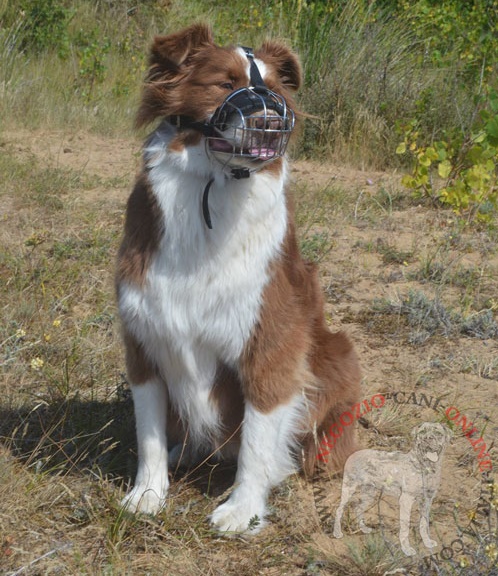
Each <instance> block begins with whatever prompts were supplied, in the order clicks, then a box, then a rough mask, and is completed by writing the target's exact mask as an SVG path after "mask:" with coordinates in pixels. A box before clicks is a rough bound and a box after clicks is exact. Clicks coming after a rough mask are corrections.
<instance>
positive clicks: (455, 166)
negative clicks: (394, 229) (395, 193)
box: [396, 91, 498, 223]
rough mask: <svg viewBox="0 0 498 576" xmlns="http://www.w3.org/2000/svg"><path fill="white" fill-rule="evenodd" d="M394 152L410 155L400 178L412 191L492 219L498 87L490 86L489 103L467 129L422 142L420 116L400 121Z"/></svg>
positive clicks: (497, 167)
mask: <svg viewBox="0 0 498 576" xmlns="http://www.w3.org/2000/svg"><path fill="white" fill-rule="evenodd" d="M401 132H402V134H403V142H401V143H400V144H399V146H398V148H397V150H396V152H397V153H398V154H409V155H410V156H411V158H412V160H413V169H412V173H411V174H406V175H405V176H403V178H402V180H401V182H402V184H403V185H404V186H406V187H407V188H408V189H410V190H412V191H413V193H414V195H415V196H418V197H427V198H430V199H432V200H435V201H438V202H441V203H443V204H446V205H448V206H449V207H451V208H452V209H453V210H454V212H455V213H456V214H457V215H459V216H461V217H463V218H465V219H466V220H467V221H468V222H472V221H478V222H485V223H490V222H492V220H493V218H494V216H495V215H496V212H497V210H498V92H494V91H490V93H489V98H488V106H487V107H486V108H483V109H481V110H480V111H479V121H478V122H477V123H476V126H475V127H474V129H473V130H472V131H471V132H470V133H468V134H465V133H463V134H460V135H457V136H455V137H454V138H453V139H450V138H448V139H446V140H438V141H435V142H433V143H432V144H431V145H427V144H425V143H420V141H419V140H420V133H419V131H418V122H417V121H416V120H412V121H411V122H408V123H407V124H405V125H404V126H402V127H401Z"/></svg>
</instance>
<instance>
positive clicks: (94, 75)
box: [78, 38, 111, 102]
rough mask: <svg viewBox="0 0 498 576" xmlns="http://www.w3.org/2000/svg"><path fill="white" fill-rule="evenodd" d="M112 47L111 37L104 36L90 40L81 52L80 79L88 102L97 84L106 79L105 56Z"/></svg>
mask: <svg viewBox="0 0 498 576" xmlns="http://www.w3.org/2000/svg"><path fill="white" fill-rule="evenodd" d="M110 48H111V42H110V40H109V38H104V40H102V41H101V40H92V41H90V42H89V43H88V44H87V45H85V46H84V47H83V48H82V49H81V50H80V52H79V69H78V81H79V84H80V85H81V86H82V93H83V96H84V98H85V100H86V101H87V102H88V101H90V100H91V98H92V95H93V92H94V88H95V86H96V85H97V84H101V83H102V82H103V81H104V79H105V75H106V63H105V58H106V56H107V54H108V53H109V50H110Z"/></svg>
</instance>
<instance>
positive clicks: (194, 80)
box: [137, 24, 301, 169]
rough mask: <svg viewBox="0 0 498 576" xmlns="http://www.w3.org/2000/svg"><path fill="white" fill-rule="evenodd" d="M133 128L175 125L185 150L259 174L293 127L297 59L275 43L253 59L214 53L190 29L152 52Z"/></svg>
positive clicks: (201, 33) (162, 40) (158, 41)
mask: <svg viewBox="0 0 498 576" xmlns="http://www.w3.org/2000/svg"><path fill="white" fill-rule="evenodd" d="M149 64H150V67H149V71H148V74H147V78H146V82H145V87H144V94H143V99H142V103H141V106H140V108H139V111H138V116H137V125H138V126H142V125H145V124H148V123H150V122H152V121H153V120H155V119H156V118H170V119H174V121H172V123H173V124H175V125H177V126H178V127H179V128H181V129H182V130H183V131H184V132H188V133H189V134H190V136H189V142H198V141H200V140H201V138H203V137H204V138H205V139H206V149H207V151H208V154H209V155H210V156H211V157H212V158H214V159H216V160H219V161H220V162H222V163H223V164H225V165H229V166H232V167H233V166H246V167H248V168H253V169H257V168H258V167H259V166H261V165H262V164H265V163H267V162H271V161H273V160H275V159H276V158H279V157H280V156H282V155H283V153H284V152H285V148H286V146H287V142H288V139H289V136H290V133H291V131H292V129H293V126H294V110H295V105H294V102H293V100H292V96H291V94H292V92H293V91H295V90H297V89H298V88H299V86H300V84H301V67H300V64H299V61H298V59H297V57H296V55H295V54H293V53H292V52H291V51H290V50H289V49H288V48H286V47H285V46H283V45H281V44H279V43H277V42H265V43H264V44H263V45H262V46H261V48H259V49H258V50H255V51H254V54H252V52H251V51H248V50H247V49H244V48H242V47H240V46H228V47H220V46H217V45H216V44H215V43H214V41H213V37H212V35H211V31H210V29H209V28H208V27H206V26H204V25H202V24H196V25H193V26H191V27H189V28H187V29H185V30H183V31H181V32H178V33H176V34H171V35H169V36H158V37H156V38H155V40H154V43H153V45H152V49H151V54H150V59H149Z"/></svg>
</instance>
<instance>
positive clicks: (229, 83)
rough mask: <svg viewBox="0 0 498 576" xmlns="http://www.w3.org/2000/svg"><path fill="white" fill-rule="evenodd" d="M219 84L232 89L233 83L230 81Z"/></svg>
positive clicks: (226, 88)
mask: <svg viewBox="0 0 498 576" xmlns="http://www.w3.org/2000/svg"><path fill="white" fill-rule="evenodd" d="M220 86H221V88H224V89H225V90H233V84H232V83H231V82H223V84H220Z"/></svg>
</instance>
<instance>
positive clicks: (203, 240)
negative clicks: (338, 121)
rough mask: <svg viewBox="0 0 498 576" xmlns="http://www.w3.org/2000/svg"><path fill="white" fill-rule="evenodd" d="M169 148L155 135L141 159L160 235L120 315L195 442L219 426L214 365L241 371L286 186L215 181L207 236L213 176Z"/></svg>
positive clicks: (127, 290) (275, 181)
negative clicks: (205, 199)
mask: <svg viewBox="0 0 498 576" xmlns="http://www.w3.org/2000/svg"><path fill="white" fill-rule="evenodd" d="M168 139H169V135H168V133H164V130H162V131H161V130H159V131H158V132H156V134H155V136H154V137H153V138H152V139H151V140H150V142H149V145H148V147H147V148H146V150H145V158H146V161H147V162H148V166H149V173H148V178H149V181H150V182H151V184H152V189H153V192H154V194H155V195H156V197H157V200H158V203H159V206H160V208H161V211H162V218H163V226H164V233H163V236H162V239H161V243H160V246H159V250H158V251H157V253H156V254H155V256H154V258H153V261H152V263H151V266H150V268H149V270H148V273H147V276H146V279H145V282H144V285H143V286H142V287H137V286H134V285H132V284H125V285H124V286H122V287H121V290H120V296H119V306H120V311H121V314H122V316H123V318H124V320H125V321H126V323H127V325H128V326H129V328H131V330H132V331H133V332H134V335H135V336H136V337H137V339H138V340H139V341H141V342H144V343H146V353H147V355H148V356H149V357H150V358H151V359H152V360H153V361H154V362H155V363H156V365H157V366H158V367H159V368H160V371H161V373H162V375H163V377H164V379H165V380H166V382H167V386H168V392H169V395H170V399H171V400H172V401H173V403H174V404H175V405H176V408H177V410H178V412H179V414H180V416H181V417H182V419H184V420H185V421H188V422H189V426H190V433H191V434H194V436H195V437H196V438H197V439H200V438H201V437H205V435H206V432H211V433H212V432H214V431H215V429H216V427H217V425H218V416H217V414H216V413H215V411H214V409H213V407H212V406H210V404H209V402H208V397H209V393H210V391H211V387H212V384H213V380H214V376H215V372H216V367H217V363H218V362H219V361H222V362H224V363H226V364H228V365H230V366H233V367H235V368H236V367H237V360H238V359H239V357H240V355H241V353H242V351H243V349H244V346H245V344H246V343H247V341H248V339H249V337H250V335H251V331H252V329H253V327H254V325H255V323H256V321H257V319H258V316H259V311H260V307H261V304H262V292H263V289H264V287H265V285H266V284H267V282H268V281H269V263H270V262H271V260H272V259H274V258H275V257H276V256H277V255H278V251H279V247H280V245H281V243H282V240H283V237H284V234H285V230H286V225H287V221H286V206H285V198H284V194H283V180H284V179H283V178H282V175H280V177H279V178H276V177H273V176H272V175H271V174H268V173H267V174H265V173H259V174H253V175H251V176H250V178H248V179H245V180H239V181H237V180H233V179H227V178H226V177H225V176H224V175H223V174H221V173H220V174H218V175H217V176H215V181H214V183H213V184H212V187H211V191H210V195H209V206H210V212H211V216H212V221H213V229H212V230H209V229H208V228H207V226H206V223H205V221H204V218H203V215H202V207H201V200H202V193H203V191H204V188H205V186H206V184H207V182H208V180H209V177H210V173H209V172H208V171H207V170H209V166H206V165H205V164H203V160H202V158H203V154H202V151H201V150H199V149H198V148H197V147H195V146H194V147H188V148H185V150H184V151H183V152H181V153H171V152H170V151H168V152H167V153H166V150H165V148H166V145H167V142H168Z"/></svg>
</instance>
